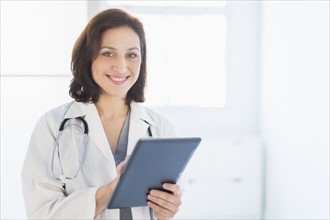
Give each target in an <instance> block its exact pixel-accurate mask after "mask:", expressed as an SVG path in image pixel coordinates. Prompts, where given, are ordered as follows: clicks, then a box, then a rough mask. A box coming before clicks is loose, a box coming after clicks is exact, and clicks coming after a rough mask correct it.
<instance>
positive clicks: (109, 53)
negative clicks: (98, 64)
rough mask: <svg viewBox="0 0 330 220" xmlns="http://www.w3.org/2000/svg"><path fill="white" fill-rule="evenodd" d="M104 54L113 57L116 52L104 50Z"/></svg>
mask: <svg viewBox="0 0 330 220" xmlns="http://www.w3.org/2000/svg"><path fill="white" fill-rule="evenodd" d="M102 55H103V56H105V57H113V56H114V53H113V52H111V51H105V52H102Z"/></svg>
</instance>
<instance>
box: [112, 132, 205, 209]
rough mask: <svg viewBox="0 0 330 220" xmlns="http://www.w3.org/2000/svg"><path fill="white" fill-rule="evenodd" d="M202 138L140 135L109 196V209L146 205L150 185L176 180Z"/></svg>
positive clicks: (154, 185)
mask: <svg viewBox="0 0 330 220" xmlns="http://www.w3.org/2000/svg"><path fill="white" fill-rule="evenodd" d="M200 141H201V138H198V137H194V138H148V139H140V140H139V141H138V142H137V144H136V146H135V148H134V150H133V152H132V154H131V156H130V158H129V160H128V163H127V165H126V168H125V171H124V172H123V173H122V175H121V177H120V179H119V182H118V184H117V187H116V188H115V191H114V193H113V195H112V197H111V198H110V201H109V203H108V209H115V208H128V207H137V206H147V195H148V193H149V191H150V190H151V189H160V190H162V183H176V182H177V181H178V179H179V178H180V175H181V173H182V172H183V170H184V169H185V167H186V165H187V163H188V161H189V160H190V158H191V156H192V155H193V153H194V151H195V150H196V148H197V146H198V145H199V143H200Z"/></svg>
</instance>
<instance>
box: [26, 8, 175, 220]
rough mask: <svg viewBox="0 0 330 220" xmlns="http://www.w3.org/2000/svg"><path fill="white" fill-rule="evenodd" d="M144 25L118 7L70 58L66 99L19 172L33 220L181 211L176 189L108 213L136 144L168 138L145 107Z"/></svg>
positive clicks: (98, 19) (37, 135)
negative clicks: (143, 204) (68, 98)
mask: <svg viewBox="0 0 330 220" xmlns="http://www.w3.org/2000/svg"><path fill="white" fill-rule="evenodd" d="M146 52H147V51H146V40H145V35H144V30H143V26H142V24H141V23H140V21H139V20H138V19H137V18H135V17H133V16H132V15H130V14H128V13H126V12H124V11H122V10H120V9H108V10H105V11H103V12H101V13H99V14H98V15H96V16H95V17H94V18H93V19H92V20H91V21H90V22H89V23H88V25H87V26H86V28H85V29H84V31H83V32H82V33H81V35H80V37H79V38H78V40H77V41H76V43H75V45H74V49H73V53H72V65H71V68H72V73H73V79H72V81H71V84H70V92H69V93H70V96H71V97H72V98H73V99H74V100H75V101H73V102H71V103H68V104H64V105H62V106H59V107H57V108H55V109H53V110H51V111H49V112H47V113H45V114H44V115H43V116H42V117H41V118H40V119H39V121H38V123H37V125H36V127H35V129H34V131H33V133H32V137H31V141H30V144H29V148H28V152H27V155H26V158H25V162H24V166H23V169H22V184H23V193H24V200H25V205H26V211H27V215H28V217H29V218H31V219H36V218H42V219H155V218H157V219H168V218H172V217H173V216H174V215H175V214H176V213H177V211H178V208H179V206H180V203H181V199H180V198H181V192H180V188H179V187H178V185H176V184H170V183H165V184H163V188H164V189H166V190H168V191H170V192H172V193H167V192H164V191H160V190H151V191H150V193H149V194H148V196H147V198H148V206H146V207H137V208H127V209H111V210H109V209H106V207H107V203H108V201H109V199H110V197H111V195H112V193H113V190H114V188H115V187H116V184H117V182H118V178H119V176H120V175H121V173H122V172H123V169H124V167H125V164H126V162H127V159H125V157H126V155H130V154H131V152H132V150H133V148H134V146H135V144H136V142H137V141H138V139H140V138H143V137H150V136H152V137H170V136H174V130H173V126H172V124H171V123H169V122H168V121H167V120H166V119H165V118H164V117H163V116H161V115H159V114H158V113H156V112H154V111H152V110H150V109H148V108H146V107H144V106H142V105H141V104H140V103H141V102H143V101H144V87H145V83H146V69H147V67H146Z"/></svg>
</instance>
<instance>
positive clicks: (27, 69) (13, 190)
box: [0, 1, 87, 219]
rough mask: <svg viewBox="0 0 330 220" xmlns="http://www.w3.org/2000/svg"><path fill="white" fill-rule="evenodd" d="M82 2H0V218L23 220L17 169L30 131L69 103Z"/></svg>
mask: <svg viewBox="0 0 330 220" xmlns="http://www.w3.org/2000/svg"><path fill="white" fill-rule="evenodd" d="M86 5H87V4H86V2H84V1H70V2H66V3H65V6H64V4H63V2H61V1H44V2H43V1H1V46H0V47H1V77H0V80H1V136H0V139H1V193H0V196H1V213H0V214H1V216H0V219H26V215H25V207H24V203H23V196H22V190H21V188H22V187H21V178H20V173H21V169H22V165H23V160H24V157H25V154H26V150H27V147H28V143H29V140H30V135H31V133H32V129H33V128H34V126H35V123H36V121H37V120H38V118H39V117H40V116H41V115H42V114H43V113H44V112H46V111H47V110H49V109H51V108H53V107H55V106H57V105H59V104H62V103H64V102H68V101H69V100H70V97H69V95H68V87H69V83H70V80H71V72H70V61H71V50H72V46H73V43H74V41H75V39H76V38H77V37H78V35H79V34H80V32H81V30H82V29H83V27H84V26H85V24H86V20H87V6H86Z"/></svg>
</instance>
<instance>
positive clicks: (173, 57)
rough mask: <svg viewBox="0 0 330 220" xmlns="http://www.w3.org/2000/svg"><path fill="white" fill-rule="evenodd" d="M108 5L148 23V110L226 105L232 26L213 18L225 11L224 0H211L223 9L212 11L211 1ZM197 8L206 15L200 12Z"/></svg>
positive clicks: (144, 2)
mask: <svg viewBox="0 0 330 220" xmlns="http://www.w3.org/2000/svg"><path fill="white" fill-rule="evenodd" d="M108 2H109V5H110V6H111V7H120V8H124V9H127V10H128V11H131V12H132V13H134V14H135V15H137V16H138V17H139V18H140V19H141V21H142V22H143V24H144V27H145V32H146V40H147V50H148V54H147V63H148V79H147V80H148V81H147V90H146V103H147V104H148V105H152V106H164V105H171V106H178V105H179V106H198V107H223V106H224V105H225V97H226V80H225V51H226V30H227V27H226V25H227V21H226V16H225V13H214V9H215V8H216V7H218V8H223V7H224V6H225V2H224V1H214V2H213V1H212V2H213V3H214V4H218V5H212V4H211V6H210V5H208V4H207V2H208V1H192V2H188V4H187V1H182V2H181V1H143V2H140V1H127V2H125V4H123V1H108ZM197 6H200V7H203V10H198V9H197V10H196V8H197ZM148 7H152V10H150V8H148ZM166 7H170V8H171V10H172V11H175V13H171V10H168V11H166ZM208 8H209V9H210V10H209V11H211V13H208V10H207V9H208ZM220 12H221V11H220Z"/></svg>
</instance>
